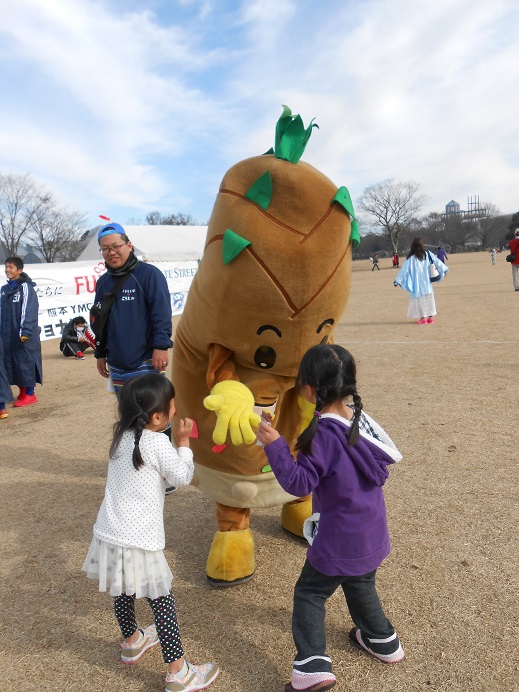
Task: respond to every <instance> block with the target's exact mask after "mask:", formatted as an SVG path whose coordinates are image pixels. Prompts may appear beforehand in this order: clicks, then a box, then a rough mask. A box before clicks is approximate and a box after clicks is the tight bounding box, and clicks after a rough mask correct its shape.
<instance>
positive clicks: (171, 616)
mask: <svg viewBox="0 0 519 692" xmlns="http://www.w3.org/2000/svg"><path fill="white" fill-rule="evenodd" d="M146 600H147V601H148V605H149V606H150V608H151V609H152V611H153V616H154V618H155V626H156V627H157V634H158V636H159V641H160V648H161V649H162V658H163V659H164V663H173V662H174V661H178V659H179V658H182V656H183V655H184V651H183V649H182V640H181V638H180V630H179V629H178V622H177V613H176V608H175V599H174V598H173V594H172V593H171V591H170V592H169V594H168V595H167V596H161V597H160V598H155V599H154V600H152V599H151V598H147V599H146ZM114 612H115V617H116V619H117V622H118V623H119V627H120V629H121V634H122V635H123V638H124V639H128V637H131V636H132V634H134V632H135V631H136V630H137V620H136V619H135V594H133V595H131V596H127V595H126V594H121V595H120V596H116V597H115V598H114Z"/></svg>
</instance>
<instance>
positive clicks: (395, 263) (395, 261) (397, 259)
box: [393, 252, 400, 269]
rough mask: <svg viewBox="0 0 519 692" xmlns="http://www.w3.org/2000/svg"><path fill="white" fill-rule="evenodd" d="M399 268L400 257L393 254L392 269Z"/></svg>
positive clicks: (396, 253) (395, 253)
mask: <svg viewBox="0 0 519 692" xmlns="http://www.w3.org/2000/svg"><path fill="white" fill-rule="evenodd" d="M399 267H400V257H399V256H398V252H394V253H393V269H398V268H399Z"/></svg>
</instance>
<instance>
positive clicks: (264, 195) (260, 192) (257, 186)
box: [245, 171, 272, 211]
mask: <svg viewBox="0 0 519 692" xmlns="http://www.w3.org/2000/svg"><path fill="white" fill-rule="evenodd" d="M245 197H246V198H247V199H250V200H251V201H252V202H256V204H257V205H258V206H260V207H261V208H262V209H263V211H267V209H268V207H269V204H270V202H271V200H272V178H271V177H270V171H267V172H266V173H263V175H262V176H260V177H259V178H258V179H257V180H256V182H255V183H254V184H253V185H251V186H250V188H249V189H248V190H247V193H246V194H245Z"/></svg>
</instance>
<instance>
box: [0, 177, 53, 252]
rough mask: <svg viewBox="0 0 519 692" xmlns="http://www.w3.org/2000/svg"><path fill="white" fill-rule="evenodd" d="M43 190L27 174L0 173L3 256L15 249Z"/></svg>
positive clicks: (0, 226) (0, 227)
mask: <svg viewBox="0 0 519 692" xmlns="http://www.w3.org/2000/svg"><path fill="white" fill-rule="evenodd" d="M46 195H47V193H45V192H44V191H42V188H40V187H39V185H37V183H36V182H35V181H34V180H33V179H32V178H31V176H30V175H28V174H26V175H11V174H9V175H0V243H1V245H2V248H3V250H4V252H5V254H6V256H7V257H9V256H13V255H16V254H17V253H18V245H19V243H20V240H21V239H22V237H23V235H24V234H25V233H26V232H27V230H28V229H29V228H30V227H31V224H32V223H33V220H34V218H35V215H36V213H37V211H38V209H39V208H40V207H41V206H42V205H45V201H44V200H45V198H46Z"/></svg>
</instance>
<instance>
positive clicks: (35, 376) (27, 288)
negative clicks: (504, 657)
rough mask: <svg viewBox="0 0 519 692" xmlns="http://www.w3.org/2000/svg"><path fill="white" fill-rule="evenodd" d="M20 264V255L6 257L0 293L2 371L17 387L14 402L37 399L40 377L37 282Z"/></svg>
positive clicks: (28, 403) (33, 401)
mask: <svg viewBox="0 0 519 692" xmlns="http://www.w3.org/2000/svg"><path fill="white" fill-rule="evenodd" d="M23 266H24V265H23V260H22V259H20V257H8V258H7V259H6V260H5V275H6V277H7V283H6V284H5V285H4V286H2V290H1V294H0V305H1V307H0V320H1V326H0V332H1V335H2V343H3V348H4V366H5V371H6V374H7V379H8V381H9V384H14V385H16V386H17V387H19V389H20V393H19V395H18V398H17V399H16V401H15V402H14V406H30V405H31V404H36V403H38V399H37V398H36V395H35V394H34V387H35V385H36V383H39V384H42V381H43V378H42V364H41V344H40V329H39V327H38V307H39V306H38V296H37V295H36V291H35V290H34V286H35V285H36V284H35V283H34V281H32V280H31V278H30V277H29V276H27V274H26V273H25V272H24V271H23Z"/></svg>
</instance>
